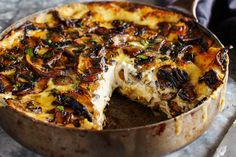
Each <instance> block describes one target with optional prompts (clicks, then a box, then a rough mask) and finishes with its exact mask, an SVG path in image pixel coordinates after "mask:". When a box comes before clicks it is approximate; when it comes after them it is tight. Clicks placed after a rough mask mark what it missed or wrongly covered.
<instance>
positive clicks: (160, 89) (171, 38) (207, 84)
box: [0, 2, 228, 130]
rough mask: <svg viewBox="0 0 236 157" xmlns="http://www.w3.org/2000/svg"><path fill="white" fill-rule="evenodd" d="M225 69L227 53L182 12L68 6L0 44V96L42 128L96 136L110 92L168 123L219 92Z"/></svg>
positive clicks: (119, 5) (33, 20) (16, 31)
mask: <svg viewBox="0 0 236 157" xmlns="http://www.w3.org/2000/svg"><path fill="white" fill-rule="evenodd" d="M227 64H228V56H227V50H226V49H225V48H222V46H220V45H218V44H216V43H215V41H214V40H212V39H211V38H210V37H209V36H208V35H207V34H206V33H205V32H204V31H202V29H201V28H200V27H199V25H198V24H197V23H196V22H195V21H194V20H193V19H192V18H190V17H186V16H184V15H182V14H180V13H176V12H174V11H173V12H172V11H168V10H164V9H161V8H157V7H152V6H147V5H141V4H134V3H128V2H91V3H73V4H68V5H63V6H59V7H57V8H54V9H50V10H49V11H45V12H42V13H39V14H36V15H35V16H33V18H31V19H29V20H27V21H26V22H24V23H23V24H22V25H20V26H19V27H17V28H15V29H12V30H11V31H9V32H8V33H7V34H5V35H4V36H3V37H2V38H1V40H0V98H2V99H4V100H5V102H6V105H7V106H9V107H12V108H14V109H16V110H18V111H20V112H22V113H24V114H26V115H27V116H30V117H32V118H34V119H37V120H40V121H43V122H46V123H51V124H53V125H59V126H64V127H78V128H81V129H92V130H101V129H103V127H104V125H105V121H106V120H105V116H104V109H105V107H106V106H107V105H108V104H109V100H110V97H111V95H112V93H113V91H114V90H117V91H118V92H120V93H121V94H122V95H124V96H126V97H128V98H129V99H131V100H133V101H137V102H139V103H142V104H143V105H146V106H148V107H150V108H152V110H153V112H156V113H164V114H165V115H166V117H167V118H173V117H176V116H178V115H180V114H182V113H185V112H187V111H190V110H191V109H193V108H194V107H196V106H198V105H201V104H202V103H203V102H204V101H205V100H207V99H208V97H210V96H211V95H212V93H213V92H214V91H215V90H217V89H218V88H219V87H220V86H222V85H223V84H224V80H225V79H226V78H227V77H226V71H227Z"/></svg>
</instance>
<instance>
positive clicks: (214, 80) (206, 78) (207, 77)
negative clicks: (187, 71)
mask: <svg viewBox="0 0 236 157" xmlns="http://www.w3.org/2000/svg"><path fill="white" fill-rule="evenodd" d="M199 82H200V83H202V82H205V83H206V84H207V86H208V87H210V88H211V89H216V88H217V87H219V86H220V85H221V84H222V81H221V80H220V79H219V78H218V76H217V73H216V72H215V71H214V70H209V71H207V72H206V73H205V74H204V75H203V76H202V77H201V78H200V79H199Z"/></svg>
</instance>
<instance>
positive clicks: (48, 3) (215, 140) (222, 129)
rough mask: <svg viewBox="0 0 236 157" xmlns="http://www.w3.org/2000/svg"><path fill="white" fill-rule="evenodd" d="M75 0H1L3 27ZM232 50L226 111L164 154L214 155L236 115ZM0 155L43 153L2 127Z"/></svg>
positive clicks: (176, 156)
mask: <svg viewBox="0 0 236 157" xmlns="http://www.w3.org/2000/svg"><path fill="white" fill-rule="evenodd" d="M73 1H75V0H0V31H2V30H3V29H4V28H6V27H7V26H9V25H10V24H12V23H14V22H15V21H16V20H18V19H20V18H22V17H24V16H26V15H30V14H31V13H33V12H36V11H39V10H42V9H45V8H49V7H53V6H56V5H58V4H62V3H68V2H73ZM233 53H235V52H231V53H230V56H231V64H230V77H229V82H228V89H227V93H226V107H225V109H224V111H223V112H222V113H220V114H219V115H218V116H217V117H216V119H215V121H214V122H213V124H212V126H211V127H210V129H209V130H208V131H207V132H205V133H204V134H203V135H202V136H201V137H200V138H198V139H197V140H196V141H194V142H193V143H191V144H190V145H188V146H186V147H185V148H183V149H181V150H179V151H177V152H174V153H172V154H168V155H166V156H165V157H208V156H212V155H213V153H214V151H215V149H216V147H217V146H218V144H219V143H220V141H221V140H222V138H223V136H224V135H225V133H226V131H227V129H228V127H229V126H230V124H231V123H232V120H233V119H234V118H235V115H236V101H235V99H236V54H233ZM234 136H236V133H235V135H234ZM0 157H41V155H38V154H36V153H34V152H32V151H30V150H28V149H26V148H24V147H23V146H21V145H20V144H19V143H17V142H15V141H14V140H13V139H12V138H11V137H9V136H8V135H7V134H6V133H5V132H4V131H3V130H2V129H1V127H0Z"/></svg>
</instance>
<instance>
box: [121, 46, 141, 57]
mask: <svg viewBox="0 0 236 157" xmlns="http://www.w3.org/2000/svg"><path fill="white" fill-rule="evenodd" d="M122 49H123V52H124V53H125V54H127V55H128V56H130V57H135V56H137V55H138V54H140V53H142V52H143V51H142V49H140V48H138V47H133V46H126V47H123V48H122Z"/></svg>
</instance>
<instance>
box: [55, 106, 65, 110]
mask: <svg viewBox="0 0 236 157" xmlns="http://www.w3.org/2000/svg"><path fill="white" fill-rule="evenodd" d="M57 109H59V110H61V111H64V110H65V108H64V106H57Z"/></svg>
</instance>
